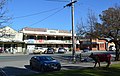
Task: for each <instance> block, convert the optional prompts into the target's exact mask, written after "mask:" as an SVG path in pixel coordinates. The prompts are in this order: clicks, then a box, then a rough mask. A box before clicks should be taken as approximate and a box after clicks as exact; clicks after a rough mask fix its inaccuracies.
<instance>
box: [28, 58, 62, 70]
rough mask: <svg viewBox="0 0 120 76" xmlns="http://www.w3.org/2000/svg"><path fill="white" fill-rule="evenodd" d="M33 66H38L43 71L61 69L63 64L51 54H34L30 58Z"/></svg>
mask: <svg viewBox="0 0 120 76" xmlns="http://www.w3.org/2000/svg"><path fill="white" fill-rule="evenodd" d="M30 66H31V68H32V69H33V68H36V69H38V70H40V71H41V72H45V71H53V70H57V71H59V70H61V64H60V62H59V61H57V60H55V59H53V58H52V57H51V56H33V57H32V58H31V59H30Z"/></svg>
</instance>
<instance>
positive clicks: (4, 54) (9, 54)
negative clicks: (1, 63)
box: [0, 53, 28, 56]
mask: <svg viewBox="0 0 120 76" xmlns="http://www.w3.org/2000/svg"><path fill="white" fill-rule="evenodd" d="M15 55H28V54H24V53H15V54H12V53H0V56H15Z"/></svg>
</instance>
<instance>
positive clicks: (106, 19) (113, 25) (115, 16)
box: [98, 5, 120, 60]
mask: <svg viewBox="0 0 120 76" xmlns="http://www.w3.org/2000/svg"><path fill="white" fill-rule="evenodd" d="M99 16H100V19H101V20H102V24H101V25H100V27H101V28H100V27H99V28H98V29H102V31H101V32H100V34H101V35H102V36H103V37H108V38H111V41H112V42H114V43H115V47H116V58H115V60H119V46H120V6H118V5H116V6H115V7H111V8H108V9H107V10H105V11H103V12H102V14H100V15H99Z"/></svg>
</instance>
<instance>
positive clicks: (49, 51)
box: [46, 48, 55, 54]
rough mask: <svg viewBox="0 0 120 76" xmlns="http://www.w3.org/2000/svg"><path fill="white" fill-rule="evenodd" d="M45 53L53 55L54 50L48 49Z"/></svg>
mask: <svg viewBox="0 0 120 76" xmlns="http://www.w3.org/2000/svg"><path fill="white" fill-rule="evenodd" d="M46 53H47V54H53V53H55V50H54V49H53V48H48V49H47V51H46Z"/></svg>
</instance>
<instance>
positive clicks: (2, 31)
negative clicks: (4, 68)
mask: <svg viewBox="0 0 120 76" xmlns="http://www.w3.org/2000/svg"><path fill="white" fill-rule="evenodd" d="M22 39H23V33H19V32H17V31H15V30H14V29H12V28H10V27H8V26H5V27H1V28H0V52H6V53H16V52H23V51H24V50H25V48H24V47H23V45H24V42H23V40H22Z"/></svg>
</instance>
